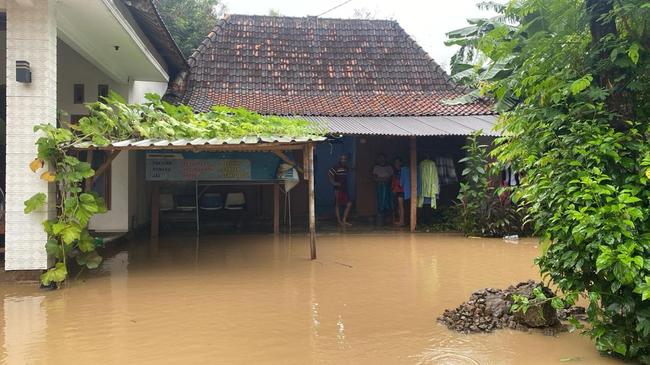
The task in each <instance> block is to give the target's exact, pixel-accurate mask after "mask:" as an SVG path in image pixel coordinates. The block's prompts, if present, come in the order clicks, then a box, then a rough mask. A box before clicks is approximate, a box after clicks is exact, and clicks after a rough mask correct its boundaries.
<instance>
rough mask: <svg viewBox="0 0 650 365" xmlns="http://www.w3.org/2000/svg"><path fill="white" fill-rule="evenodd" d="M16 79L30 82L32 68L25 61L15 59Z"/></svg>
mask: <svg viewBox="0 0 650 365" xmlns="http://www.w3.org/2000/svg"><path fill="white" fill-rule="evenodd" d="M16 81H17V82H22V83H26V84H29V83H31V82H32V70H31V69H30V67H29V62H27V61H16Z"/></svg>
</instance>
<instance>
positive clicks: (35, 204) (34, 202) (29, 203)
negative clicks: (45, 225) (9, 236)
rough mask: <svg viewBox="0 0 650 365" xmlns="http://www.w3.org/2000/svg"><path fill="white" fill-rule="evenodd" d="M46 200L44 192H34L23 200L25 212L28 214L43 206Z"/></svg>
mask: <svg viewBox="0 0 650 365" xmlns="http://www.w3.org/2000/svg"><path fill="white" fill-rule="evenodd" d="M46 201H47V195H45V193H37V194H34V195H33V196H32V197H31V198H29V199H27V200H26V201H25V209H24V212H25V214H29V213H31V212H33V211H35V210H37V209H40V208H43V207H44V206H45V202H46Z"/></svg>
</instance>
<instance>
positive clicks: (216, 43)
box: [0, 0, 497, 270]
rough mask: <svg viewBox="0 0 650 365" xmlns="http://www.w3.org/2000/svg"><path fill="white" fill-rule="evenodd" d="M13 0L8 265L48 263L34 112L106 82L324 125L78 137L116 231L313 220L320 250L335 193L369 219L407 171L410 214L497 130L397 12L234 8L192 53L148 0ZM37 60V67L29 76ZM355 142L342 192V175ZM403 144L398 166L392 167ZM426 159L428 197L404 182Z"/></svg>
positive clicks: (74, 112) (487, 110) (61, 117)
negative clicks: (181, 136)
mask: <svg viewBox="0 0 650 365" xmlns="http://www.w3.org/2000/svg"><path fill="white" fill-rule="evenodd" d="M0 4H4V9H5V10H4V13H3V14H4V19H5V21H4V24H5V29H6V31H5V32H4V37H2V38H3V39H6V44H7V46H6V47H5V49H6V52H7V56H6V57H5V62H6V64H5V66H6V69H7V70H8V72H7V74H6V75H5V81H6V85H7V87H6V89H7V97H6V110H7V113H6V139H5V140H3V143H4V145H3V146H6V164H3V167H6V171H7V172H8V173H7V179H6V192H7V209H6V217H5V218H6V244H5V250H6V253H5V269H6V270H41V269H45V268H47V264H48V259H47V254H46V252H45V250H44V248H43V243H44V242H45V241H46V235H45V233H44V232H43V231H42V229H41V222H42V221H43V220H44V219H47V218H52V217H53V215H54V214H55V209H54V202H53V199H54V196H55V194H54V193H55V192H54V187H53V184H49V185H48V184H47V183H46V182H45V181H42V180H39V178H38V176H37V175H34V174H32V173H31V171H29V168H28V167H27V166H28V164H29V162H30V161H31V160H32V159H33V158H34V156H35V147H34V145H33V143H34V141H35V140H36V138H37V135H35V134H34V133H33V132H32V129H33V127H34V126H35V125H37V124H39V123H42V122H43V121H50V122H52V123H54V122H59V123H75V121H77V120H79V119H80V118H81V117H83V116H84V113H86V109H84V106H83V104H84V103H85V102H91V101H95V100H98V98H99V97H101V96H102V95H106V94H107V92H108V91H109V90H113V91H116V92H117V93H119V94H121V95H123V96H125V97H126V99H127V100H128V101H129V102H142V101H143V100H144V94H145V93H146V92H157V93H160V94H163V93H166V95H165V99H166V100H167V101H169V102H172V103H183V104H186V105H189V106H191V107H193V108H194V110H195V111H197V112H205V111H209V110H210V109H211V108H212V107H213V106H219V105H225V106H229V107H243V108H246V109H248V110H250V111H253V112H257V113H259V114H261V115H277V116H284V117H289V118H297V119H302V120H307V121H309V122H310V123H312V124H313V125H314V126H315V127H317V128H319V129H320V130H321V131H322V132H323V134H324V135H326V137H314V136H291V137H289V138H288V137H287V136H252V137H251V138H243V139H236V140H234V139H231V140H216V139H214V140H204V139H200V140H199V139H197V140H192V141H189V140H124V141H112V143H111V144H110V145H109V146H104V147H101V148H99V147H97V146H93V145H84V146H76V150H77V151H79V153H80V154H79V157H80V158H81V159H83V160H86V161H89V162H91V163H92V165H93V168H94V169H95V170H96V171H97V176H96V177H94V178H93V179H91V180H90V181H88V182H87V184H86V188H87V189H92V190H93V191H95V192H97V193H99V194H100V195H102V196H103V197H104V198H105V199H106V202H107V205H108V212H107V213H105V214H101V215H98V216H95V217H93V218H92V220H91V222H90V226H89V228H90V229H92V230H93V231H94V232H98V233H105V234H111V235H123V234H125V233H128V232H137V231H140V232H146V234H148V235H150V236H151V237H154V238H155V237H158V236H160V235H161V234H164V235H167V234H169V233H173V232H175V231H192V232H193V231H196V232H197V233H199V232H201V233H203V232H211V233H214V232H217V233H219V232H244V233H245V232H269V231H272V232H275V233H279V232H281V231H285V232H299V231H303V228H302V227H305V226H307V227H308V232H309V233H310V234H309V237H310V238H309V242H310V251H311V257H312V258H315V256H316V251H315V232H316V222H323V223H325V224H327V222H332V221H333V219H334V216H335V215H336V214H335V212H336V211H337V209H335V207H336V206H338V207H339V208H340V204H344V206H347V204H348V203H349V205H350V207H351V211H352V212H351V214H350V216H351V218H350V219H351V221H352V224H355V225H366V224H368V223H369V222H371V220H372V219H374V217H377V216H378V214H377V212H378V211H381V210H382V209H384V208H383V204H384V203H387V204H393V202H387V200H383V201H382V200H379V199H378V198H377V197H378V196H379V195H380V194H378V192H381V191H382V190H380V189H382V186H383V187H385V188H386V189H391V190H392V189H393V187H392V186H390V187H388V186H387V185H386V182H387V181H388V178H390V179H391V181H393V180H392V179H394V175H396V172H397V171H400V172H401V173H402V174H401V176H400V179H399V181H400V186H401V187H402V188H403V191H402V192H401V193H402V194H403V197H404V198H405V200H404V205H403V207H404V213H403V214H402V215H401V216H402V219H403V222H402V223H404V224H408V223H409V222H410V228H411V230H415V227H416V222H417V214H418V211H420V212H421V213H422V214H426V213H428V212H431V210H432V208H435V207H436V206H445V205H449V204H451V202H452V200H453V199H454V198H455V197H456V195H457V193H458V189H459V176H460V173H461V170H460V166H459V165H458V160H459V159H461V158H462V157H463V150H462V147H463V145H464V144H465V143H466V137H467V136H468V135H471V134H473V133H475V132H476V131H482V132H483V135H484V137H482V138H485V139H486V141H488V142H489V140H491V139H493V138H494V137H495V136H496V135H497V134H496V133H495V132H494V131H493V126H494V123H495V116H494V114H493V112H492V108H491V105H490V104H489V103H488V102H486V101H477V102H475V103H473V104H464V105H452V104H450V103H447V102H446V101H447V100H451V99H453V98H455V97H458V96H461V95H463V94H464V93H465V92H466V90H465V89H464V88H463V87H461V86H459V85H456V84H455V83H454V82H453V80H452V79H451V78H450V77H449V76H448V75H447V74H446V73H445V71H444V70H443V69H442V68H441V67H440V66H439V65H438V64H436V63H435V61H434V60H433V59H432V58H431V57H430V56H429V55H428V54H427V53H426V52H425V51H424V50H423V49H422V48H421V47H420V46H418V44H417V43H416V42H415V41H414V40H413V39H412V38H411V37H409V35H408V34H407V33H406V32H405V31H404V29H402V28H401V27H400V25H399V24H398V23H397V22H395V21H390V20H359V19H323V18H316V17H305V18H297V17H274V16H248V15H231V16H228V17H226V18H224V19H223V20H221V21H220V22H219V23H218V24H217V25H216V26H215V28H214V29H213V31H211V32H210V33H209V34H208V35H207V37H206V38H205V40H204V41H203V42H202V44H201V45H200V46H199V47H198V49H197V50H196V51H195V52H194V53H193V54H192V55H191V56H190V57H189V58H188V59H187V61H186V60H185V59H184V58H183V57H182V54H181V53H180V51H179V50H178V47H177V46H176V44H175V43H174V41H173V39H172V38H171V36H170V35H169V32H168V31H167V29H166V28H165V26H164V24H163V23H162V21H161V19H160V16H159V14H158V12H157V10H156V8H155V6H154V2H152V1H151V0H138V1H122V0H115V1H108V2H107V1H101V2H100V1H98V2H94V1H93V2H83V6H82V5H81V1H80V0H61V1H57V2H54V1H51V0H49V1H48V0H40V1H27V0H25V1H19V0H7V1H6V2H4V1H3V2H2V3H0ZM41 5H43V6H41ZM45 5H47V6H45ZM35 14H37V15H38V16H37V17H36V15H35ZM98 25H101V26H98ZM23 33H24V34H28V35H29V37H27V36H25V35H24V34H23ZM25 37H27V38H25ZM25 39H27V40H25ZM36 44H38V45H39V47H34V45H36ZM12 47H16V48H12ZM14 64H16V65H17V66H16V68H15V69H14V67H13V65H14ZM30 64H31V66H30ZM2 69H5V67H3V68H2ZM19 71H20V72H19ZM27 73H29V75H30V76H31V78H23V76H20V77H19V74H20V75H26V74H27ZM44 96H47V97H44ZM57 111H58V112H57ZM4 135H5V133H3V136H4ZM342 156H345V157H344V158H345V159H346V161H347V169H346V170H345V182H344V183H345V186H346V189H345V194H340V192H341V190H342V189H341V188H338V187H335V185H337V184H338V186H340V185H341V183H340V180H337V179H340V178H341V176H339V175H341V174H340V172H341V170H340V169H339V170H337V166H339V164H340V163H339V161H340V160H341V159H343V157H342ZM380 156H381V157H380ZM396 158H399V159H400V160H401V161H402V165H403V168H401V169H393V168H392V167H390V166H391V165H392V162H393V161H394V160H395V159H396ZM378 160H382V161H383V162H377V161H378ZM423 163H428V164H427V169H426V174H428V175H427V176H429V178H430V181H429V183H428V184H426V185H427V186H432V184H433V183H435V184H436V189H437V190H436V191H435V194H433V193H432V194H430V195H429V196H428V201H427V199H426V198H425V199H419V198H418V199H415V198H410V196H409V193H407V191H409V192H414V193H413V194H410V195H413V196H414V197H415V196H417V193H415V192H416V191H418V190H419V188H418V183H417V181H421V182H423V183H422V185H425V183H424V181H425V178H424V177H422V176H423V175H424V173H423V171H424V169H423V168H422V166H423V165H422V164H423ZM431 166H433V167H434V169H432V168H431ZM436 166H437V169H435V167H436ZM337 171H338V172H337ZM405 171H406V172H405ZM337 174H339V175H337ZM378 174H379V175H382V174H385V176H378ZM389 175H391V176H390V177H389ZM421 175H422V176H421ZM381 179H383V180H381ZM379 180H381V183H382V184H383V185H382V184H380V183H378V181H379ZM337 181H338V182H337ZM335 191H336V194H335V193H334V192H335ZM37 192H49V193H50V194H49V196H50V202H49V205H48V208H47V209H43V210H42V211H39V212H38V213H37V214H31V215H25V214H23V202H24V201H25V200H26V199H27V198H29V197H30V196H31V195H33V194H34V193H37ZM386 196H387V195H386ZM409 198H410V199H409ZM342 214H345V213H342ZM339 219H340V218H339ZM343 220H345V215H344V219H343Z"/></svg>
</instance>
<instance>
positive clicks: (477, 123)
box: [294, 115, 500, 137]
mask: <svg viewBox="0 0 650 365" xmlns="http://www.w3.org/2000/svg"><path fill="white" fill-rule="evenodd" d="M294 118H300V119H304V120H307V121H311V122H314V123H317V124H318V125H320V126H321V127H322V128H325V129H326V130H327V131H328V132H330V133H338V134H357V135H383V136H466V135H470V134H472V133H474V132H476V131H478V130H482V131H483V135H485V136H493V137H498V136H499V135H500V134H499V132H497V131H495V130H494V125H495V123H496V116H494V115H465V116H432V117H425V116H422V117H316V116H302V117H299V116H296V117H294Z"/></svg>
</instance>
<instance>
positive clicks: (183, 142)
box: [74, 136, 325, 149]
mask: <svg viewBox="0 0 650 365" xmlns="http://www.w3.org/2000/svg"><path fill="white" fill-rule="evenodd" d="M323 140H325V137H320V136H304V137H281V136H267V137H256V136H249V137H243V138H228V139H223V138H212V139H205V138H196V139H176V140H167V139H126V140H123V141H114V142H112V143H111V144H110V145H108V146H101V147H102V148H116V149H119V148H127V147H136V148H164V147H183V146H219V145H242V144H243V145H255V144H296V143H306V142H318V141H323ZM74 147H75V148H78V149H84V148H93V147H97V146H96V145H95V144H93V143H91V142H81V143H77V144H75V145H74Z"/></svg>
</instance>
